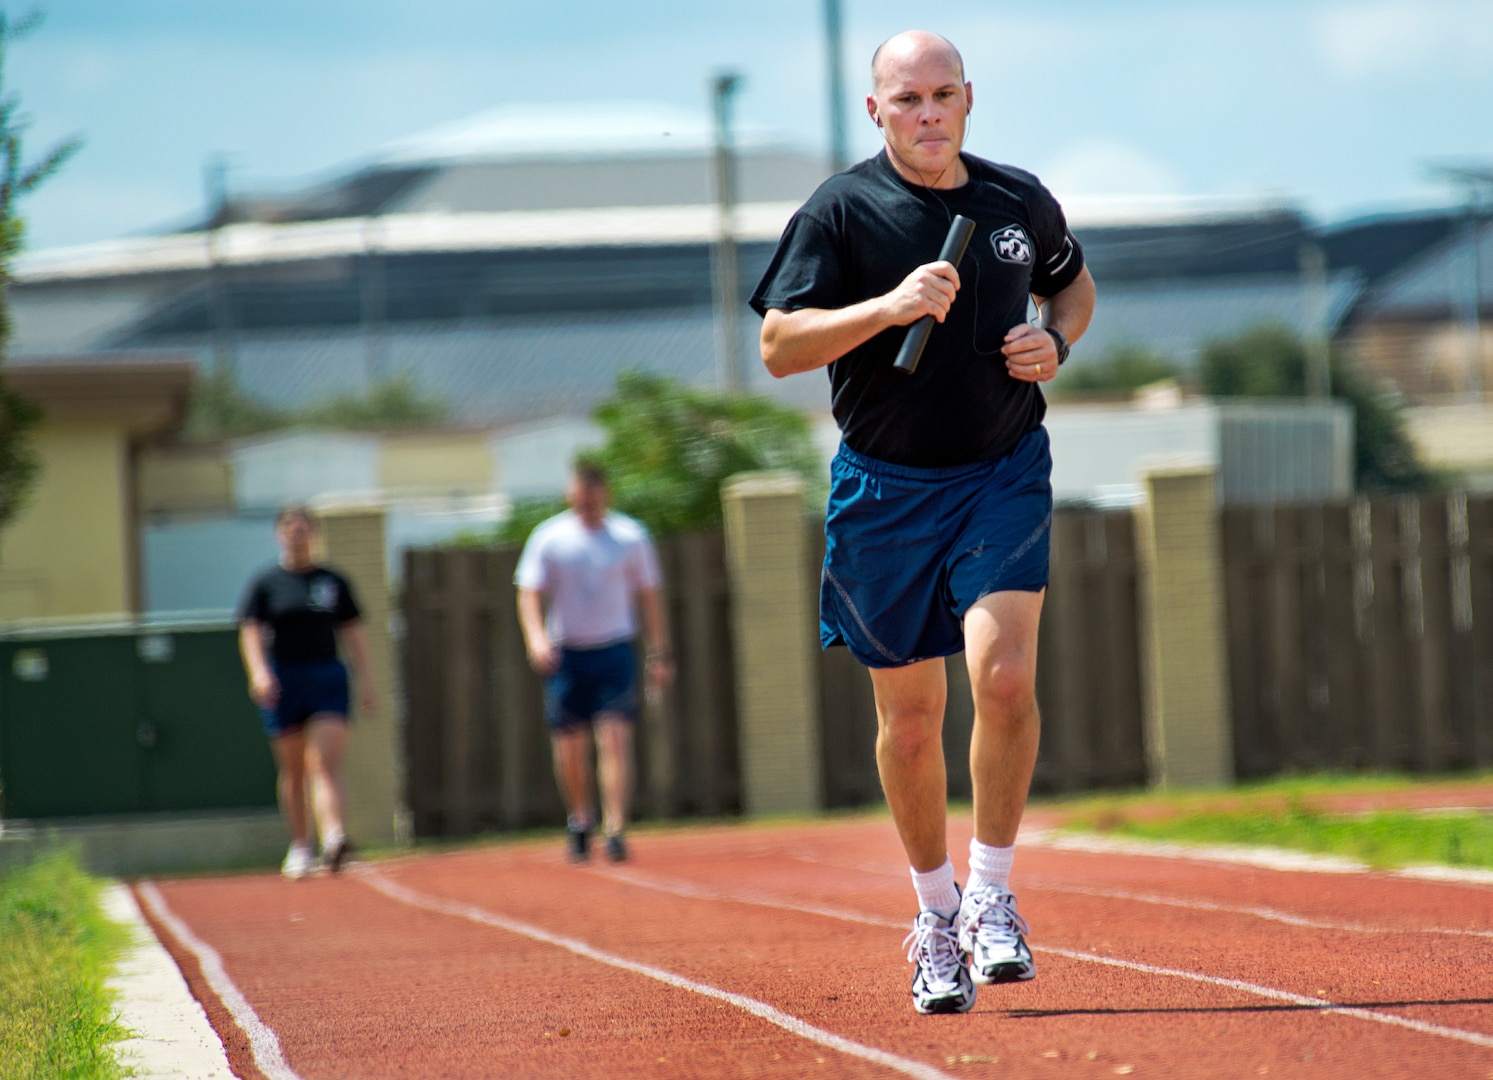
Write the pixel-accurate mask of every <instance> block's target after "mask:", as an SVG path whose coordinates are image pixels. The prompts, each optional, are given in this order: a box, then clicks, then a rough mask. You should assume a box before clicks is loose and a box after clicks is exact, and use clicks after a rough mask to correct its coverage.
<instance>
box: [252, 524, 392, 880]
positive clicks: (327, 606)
mask: <svg viewBox="0 0 1493 1080" xmlns="http://www.w3.org/2000/svg"><path fill="white" fill-rule="evenodd" d="M275 539H276V541H277V542H278V543H279V545H280V561H279V563H278V564H276V565H275V566H271V567H269V568H268V569H266V570H263V571H261V572H260V573H259V574H256V575H255V576H254V579H253V580H252V581H250V582H249V585H248V588H246V589H245V590H244V597H243V600H242V601H240V603H239V609H238V617H239V651H240V653H242V655H243V658H244V669H245V670H246V672H247V673H248V676H249V693H250V696H251V697H253V699H254V703H255V704H256V705H258V706H259V713H260V716H261V717H262V718H263V721H264V730H265V734H266V735H268V736H269V740H270V749H271V750H272V751H274V755H275V768H276V771H277V772H278V774H279V782H278V784H277V788H278V794H279V798H280V812H281V814H282V815H283V816H284V818H285V824H286V828H287V829H288V831H289V832H290V850H289V851H287V852H286V854H285V862H284V864H283V865H282V866H281V868H280V870H281V873H283V874H284V875H285V876H286V877H288V878H292V879H295V878H303V877H305V876H306V875H307V874H309V873H311V872H312V871H313V870H315V869H316V867H317V863H316V859H315V858H314V857H313V855H312V853H311V820H310V819H311V814H308V812H307V801H306V783H307V781H308V780H309V781H310V782H311V785H312V790H313V792H314V798H313V800H312V804H311V805H312V808H313V809H314V812H315V817H316V832H317V835H318V836H320V837H321V865H322V867H323V868H324V869H327V870H330V871H331V872H333V873H336V872H337V871H338V870H340V869H342V864H343V862H344V861H345V860H346V859H347V857H348V853H349V852H350V850H351V846H350V845H349V843H348V840H347V833H346V831H345V830H344V828H343V820H342V802H343V794H342V759H343V756H344V754H345V753H346V751H347V724H348V698H349V693H348V675H347V667H345V666H344V665H343V663H342V661H341V660H340V659H339V658H338V651H339V649H338V647H339V645H340V646H341V654H342V655H343V656H345V657H347V659H348V661H349V662H350V663H351V665H352V669H353V676H354V682H355V683H356V685H357V688H358V699H359V700H358V704H359V707H360V708H362V709H363V710H364V711H365V712H368V713H372V712H373V711H374V710H375V709H376V708H377V706H378V702H377V698H376V695H375V693H374V689H373V679H372V677H371V672H370V670H369V666H368V639H367V638H366V637H365V636H364V634H363V624H362V623H361V622H360V621H359V612H358V603H357V600H356V599H354V597H353V591H352V586H350V585H349V584H348V583H347V579H346V578H344V577H343V576H342V575H341V574H338V573H337V572H336V571H335V570H329V569H327V568H326V567H325V566H319V565H317V563H316V562H315V561H314V559H313V557H312V547H313V544H314V542H315V539H316V524H315V522H314V521H312V519H311V514H310V512H309V511H307V510H306V508H305V507H303V506H288V507H286V508H285V509H283V510H281V511H280V513H279V514H278V515H277V516H276V518H275Z"/></svg>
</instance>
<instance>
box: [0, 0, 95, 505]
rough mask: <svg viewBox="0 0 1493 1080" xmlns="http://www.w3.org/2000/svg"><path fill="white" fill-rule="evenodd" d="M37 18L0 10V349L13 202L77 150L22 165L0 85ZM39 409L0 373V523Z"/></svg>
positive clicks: (27, 486)
mask: <svg viewBox="0 0 1493 1080" xmlns="http://www.w3.org/2000/svg"><path fill="white" fill-rule="evenodd" d="M40 23H41V15H40V13H39V12H33V13H32V14H30V15H27V16H25V17H24V18H21V19H18V20H15V21H11V19H10V17H9V16H8V15H7V14H6V13H5V12H4V11H0V354H3V352H4V351H5V349H6V348H7V347H8V345H9V343H10V331H11V321H10V301H9V287H10V267H11V263H12V262H13V261H14V259H15V257H16V256H17V255H18V254H19V253H20V251H21V247H22V245H23V244H24V242H25V239H26V227H25V222H24V221H23V220H22V219H21V217H20V216H19V215H18V214H17V212H16V202H17V200H19V199H20V198H21V197H22V196H23V195H29V194H30V193H31V192H32V191H34V190H35V189H36V188H37V187H38V186H40V185H41V184H42V182H43V181H45V180H46V179H47V178H48V177H49V176H51V175H52V174H53V173H55V172H56V171H57V170H58V169H60V168H62V166H63V165H64V164H65V163H66V162H67V159H68V158H70V157H72V156H73V155H74V154H75V153H77V152H78V148H79V147H80V146H82V141H81V140H80V139H77V138H72V139H68V140H67V141H65V142H63V143H60V144H59V145H57V146H55V147H53V148H52V149H51V150H50V151H48V152H47V153H46V154H44V155H42V158H41V160H40V161H37V162H35V163H33V164H30V165H28V164H26V162H25V155H24V153H23V152H22V137H23V136H24V134H25V132H26V127H27V120H26V117H25V116H24V115H23V114H22V113H21V99H20V97H19V96H18V95H16V94H14V93H10V92H9V91H8V90H7V89H6V88H5V58H6V55H7V54H8V52H9V50H10V44H11V42H13V41H16V40H18V39H20V38H22V37H25V36H26V35H27V34H29V33H30V32H31V31H33V30H35V29H36V27H37V26H38V25H40ZM41 415H42V414H41V410H40V409H38V408H37V407H36V405H34V404H33V403H31V402H29V401H26V400H24V399H22V398H20V397H18V396H17V395H16V394H14V393H12V392H11V391H10V390H9V389H8V388H7V387H6V386H5V382H4V379H3V375H0V526H3V525H4V524H6V523H7V522H8V521H10V520H11V519H12V518H13V517H14V516H15V515H16V514H17V513H18V512H19V511H20V509H21V507H22V506H23V505H25V501H26V497H27V495H28V494H29V493H30V491H31V488H32V486H33V485H34V484H35V483H36V475H37V473H38V472H39V471H40V468H41V463H40V460H39V459H38V457H37V454H36V451H35V449H34V448H33V447H32V445H31V441H30V435H31V430H32V429H33V428H34V427H35V426H36V424H38V423H39V422H40V421H41Z"/></svg>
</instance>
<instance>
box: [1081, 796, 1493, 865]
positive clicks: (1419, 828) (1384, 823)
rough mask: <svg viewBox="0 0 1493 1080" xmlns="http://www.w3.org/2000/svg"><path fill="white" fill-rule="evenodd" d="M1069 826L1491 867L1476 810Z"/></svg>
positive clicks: (1220, 816)
mask: <svg viewBox="0 0 1493 1080" xmlns="http://www.w3.org/2000/svg"><path fill="white" fill-rule="evenodd" d="M1069 824H1070V826H1076V827H1079V828H1088V829H1095V830H1098V831H1101V832H1106V833H1111V834H1116V835H1122V836H1133V837H1138V838H1143V839H1150V840H1179V841H1183V842H1187V843H1198V844H1247V845H1255V846H1268V847H1280V848H1291V849H1293V850H1298V851H1309V852H1313V853H1316V854H1330V855H1341V856H1346V857H1348V858H1353V859H1357V860H1359V861H1360V862H1363V863H1367V864H1368V865H1370V866H1373V867H1376V868H1378V869H1395V868H1399V867H1403V866H1410V865H1417V864H1436V865H1442V866H1455V867H1469V868H1478V869H1493V815H1490V814H1485V813H1480V812H1477V811H1454V812H1436V813H1427V812H1416V811H1407V810H1374V811H1370V812H1367V813H1362V814H1347V813H1334V812H1330V811H1326V810H1322V809H1318V808H1314V807H1312V806H1310V805H1308V804H1306V803H1304V802H1301V801H1298V800H1291V801H1290V802H1288V803H1287V804H1286V805H1285V806H1283V807H1279V806H1278V807H1268V808H1266V807H1261V808H1252V809H1251V808H1240V809H1237V810H1231V811H1195V812H1184V813H1179V814H1177V815H1175V816H1156V815H1154V814H1148V815H1146V816H1144V817H1131V816H1129V815H1127V814H1126V813H1125V811H1123V810H1118V809H1114V808H1111V809H1109V810H1107V811H1104V812H1102V813H1100V814H1098V815H1095V816H1092V817H1078V818H1075V819H1073V820H1072V821H1071V822H1070V823H1069Z"/></svg>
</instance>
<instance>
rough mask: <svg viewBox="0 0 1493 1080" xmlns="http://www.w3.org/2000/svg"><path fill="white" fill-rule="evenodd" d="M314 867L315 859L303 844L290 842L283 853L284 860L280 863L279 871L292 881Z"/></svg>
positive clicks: (303, 875) (309, 871)
mask: <svg viewBox="0 0 1493 1080" xmlns="http://www.w3.org/2000/svg"><path fill="white" fill-rule="evenodd" d="M315 869H316V859H315V857H314V856H313V855H312V854H311V849H310V848H309V847H307V846H306V845H305V844H291V845H290V850H289V851H287V852H286V853H285V861H284V862H283V863H281V864H280V873H282V874H284V875H285V876H286V877H288V878H290V879H291V880H292V881H298V880H299V879H301V878H303V877H305V876H306V875H307V874H309V873H311V871H313V870H315Z"/></svg>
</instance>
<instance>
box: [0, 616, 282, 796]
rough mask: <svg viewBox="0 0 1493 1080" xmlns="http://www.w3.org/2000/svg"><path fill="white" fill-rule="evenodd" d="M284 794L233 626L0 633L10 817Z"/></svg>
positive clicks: (1, 731) (2, 767) (4, 776)
mask: <svg viewBox="0 0 1493 1080" xmlns="http://www.w3.org/2000/svg"><path fill="white" fill-rule="evenodd" d="M274 805H275V765H274V760H273V758H272V757H271V754H270V749H269V744H268V742H267V741H266V739H265V736H264V732H263V730H262V728H261V727H260V722H259V713H258V711H257V710H256V709H255V708H254V706H253V704H252V703H251V702H250V700H249V695H248V690H247V686H246V681H245V678H244V670H243V665H242V663H241V662H240V660H239V655H238V629H237V627H236V626H233V625H225V624H223V623H221V622H218V623H213V624H209V625H197V624H172V625H164V624H163V625H150V624H140V625H132V626H112V627H70V628H68V629H66V630H48V631H45V632H42V631H25V632H10V633H5V634H0V816H3V817H5V818H10V819H17V818H61V817H73V816H79V815H95V814H130V813H141V812H149V811H159V810H175V811H195V810H220V809H227V808H262V807H272V806H274Z"/></svg>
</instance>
